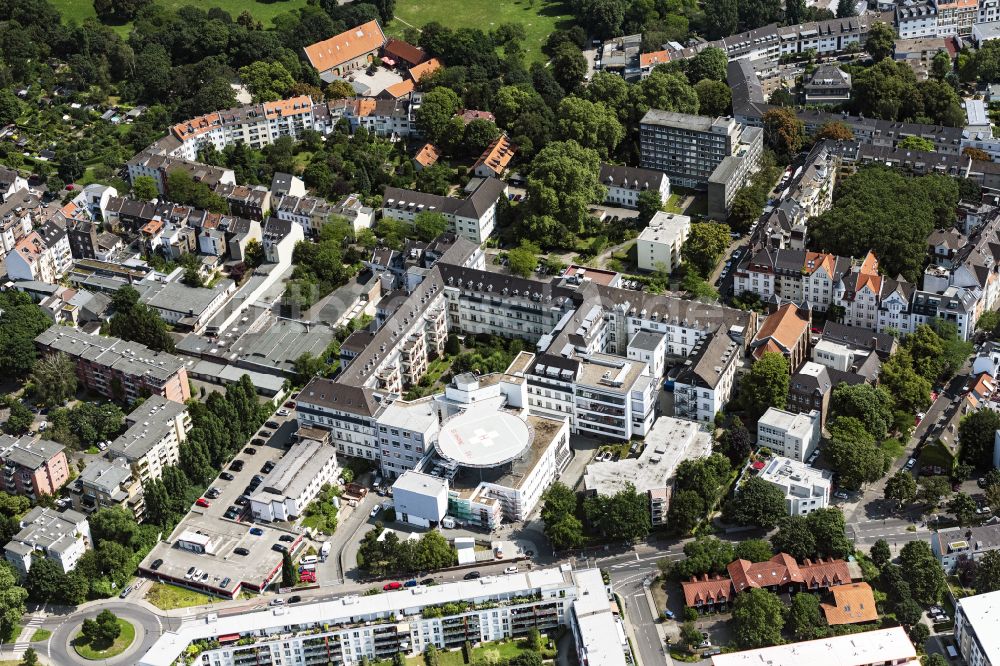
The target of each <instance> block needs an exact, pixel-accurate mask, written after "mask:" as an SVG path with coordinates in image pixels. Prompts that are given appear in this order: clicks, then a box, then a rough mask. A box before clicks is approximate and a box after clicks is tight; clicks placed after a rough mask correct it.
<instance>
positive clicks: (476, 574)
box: [465, 571, 481, 580]
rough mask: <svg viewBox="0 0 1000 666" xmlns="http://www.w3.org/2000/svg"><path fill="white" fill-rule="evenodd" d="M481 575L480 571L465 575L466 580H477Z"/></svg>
mask: <svg viewBox="0 0 1000 666" xmlns="http://www.w3.org/2000/svg"><path fill="white" fill-rule="evenodd" d="M480 575H481V574H480V573H479V572H478V571H470V572H469V573H467V574H465V580H475V579H477V578H479V577H480Z"/></svg>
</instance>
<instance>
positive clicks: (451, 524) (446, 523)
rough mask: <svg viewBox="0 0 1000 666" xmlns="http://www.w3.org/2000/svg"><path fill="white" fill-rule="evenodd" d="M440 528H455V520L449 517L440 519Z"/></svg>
mask: <svg viewBox="0 0 1000 666" xmlns="http://www.w3.org/2000/svg"><path fill="white" fill-rule="evenodd" d="M441 527H443V528H445V529H447V530H450V529H454V528H455V519H454V518H452V517H451V516H445V517H444V518H442V519H441Z"/></svg>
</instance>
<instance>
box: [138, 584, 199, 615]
mask: <svg viewBox="0 0 1000 666" xmlns="http://www.w3.org/2000/svg"><path fill="white" fill-rule="evenodd" d="M146 601H148V602H149V603H151V604H153V605H154V606H156V607H157V608H160V609H162V610H172V609H174V608H188V607H189V606H201V605H203V604H210V603H212V602H213V601H215V598H214V597H210V596H208V595H207V594H202V593H201V592H195V591H194V590H189V589H187V588H184V587H177V586H176V585H166V584H164V583H153V585H152V586H151V587H150V588H149V592H147V593H146Z"/></svg>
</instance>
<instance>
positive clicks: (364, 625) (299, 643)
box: [137, 568, 633, 666]
mask: <svg viewBox="0 0 1000 666" xmlns="http://www.w3.org/2000/svg"><path fill="white" fill-rule="evenodd" d="M591 572H592V573H591ZM611 603H612V602H611V597H610V593H609V591H608V589H607V588H606V587H605V585H604V583H603V581H602V580H601V576H600V572H599V571H597V570H596V569H594V570H583V571H573V570H571V569H568V568H567V569H559V568H549V569H537V570H534V571H529V572H526V573H518V574H512V575H507V576H483V577H482V578H480V579H478V580H474V581H457V582H453V583H444V584H442V585H435V586H432V587H424V586H417V587H416V588H407V589H405V590H398V591H393V592H388V593H384V594H377V595H369V596H358V595H346V596H343V597H339V598H337V599H333V600H331V601H324V602H315V603H301V604H296V605H293V606H290V607H288V608H286V609H284V610H283V612H282V613H281V614H280V615H276V614H275V613H273V612H271V611H266V610H262V611H254V612H249V613H242V614H238V615H229V616H226V615H221V614H220V615H219V616H218V617H216V616H214V615H213V616H212V619H211V620H210V621H208V622H206V623H189V624H186V625H185V626H184V627H182V628H180V629H178V630H176V631H170V632H165V633H164V634H163V635H162V636H160V638H159V639H158V640H157V641H156V642H155V643H154V644H153V645H152V647H151V648H150V649H149V651H148V652H147V653H146V654H145V655H143V656H142V657H140V658H139V659H138V662H137V663H138V664H139V666H161V665H162V664H169V663H173V662H174V661H175V660H176V659H178V658H179V657H180V656H181V655H182V654H183V653H184V650H185V649H186V648H187V646H188V645H190V644H192V643H194V642H197V641H202V640H206V639H212V640H216V641H218V644H217V646H215V647H211V648H209V649H207V650H203V651H202V652H201V657H202V659H204V660H205V662H206V663H210V664H212V665H213V666H215V665H218V666H236V665H237V664H243V663H245V662H247V661H248V660H249V661H254V662H260V661H261V660H262V659H264V660H268V661H277V659H279V658H280V659H281V661H282V663H285V662H286V661H287V662H289V663H295V664H312V663H346V664H357V663H359V662H361V660H362V659H364V658H366V659H369V660H373V661H374V660H382V659H389V658H391V657H392V656H393V655H395V654H396V653H397V652H403V653H404V654H407V655H420V654H421V653H422V652H423V651H424V650H425V649H426V647H427V646H428V645H431V644H433V645H435V646H437V647H438V648H439V649H452V648H460V647H461V646H462V645H463V644H464V643H465V642H466V641H471V642H473V643H478V642H481V641H496V640H501V639H507V638H520V637H523V636H526V635H527V634H528V632H529V631H531V630H532V629H538V630H540V631H542V632H549V631H554V630H557V629H558V628H559V627H569V626H570V624H571V623H573V624H574V626H573V627H572V628H571V631H572V632H573V634H574V638H575V640H576V641H577V642H578V643H580V644H583V645H585V646H588V647H589V648H590V649H591V650H593V652H591V653H590V654H593V655H594V657H595V659H596V658H597V657H598V656H600V660H599V661H590V662H589V663H590V664H593V665H596V664H598V663H600V664H602V665H603V666H624V665H625V664H627V663H631V661H632V659H633V657H632V655H631V651H630V650H629V647H628V644H627V641H624V640H623V636H622V637H619V638H615V639H614V640H613V641H612V640H609V636H608V634H607V631H612V632H613V636H616V637H618V636H619V634H618V629H617V628H616V624H615V622H616V620H615V619H614V617H613V614H612V613H611V611H610V604H611ZM577 604H579V605H580V608H579V611H578V618H577V619H576V620H574V619H572V618H571V613H573V612H574V607H575V606H576V605H577ZM442 608H444V609H446V611H445V613H441V612H440V610H441V609H442ZM429 609H434V610H435V611H437V612H435V613H430V612H425V611H427V610H429ZM613 650H617V651H618V652H620V653H621V654H620V655H619V656H618V657H617V658H612V657H611V656H610V655H611V654H612V651H613ZM605 655H607V656H605Z"/></svg>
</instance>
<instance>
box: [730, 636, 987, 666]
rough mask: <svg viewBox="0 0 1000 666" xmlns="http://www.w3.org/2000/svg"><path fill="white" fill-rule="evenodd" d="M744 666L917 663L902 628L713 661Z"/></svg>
mask: <svg viewBox="0 0 1000 666" xmlns="http://www.w3.org/2000/svg"><path fill="white" fill-rule="evenodd" d="M970 663H972V662H970ZM746 664H776V665H777V664H782V665H783V664H789V665H791V664H838V666H918V665H919V664H920V659H919V657H917V650H916V648H915V647H913V643H911V642H910V638H909V636H907V635H906V630H905V629H903V627H893V628H892V629H876V630H875V631H864V632H861V633H852V634H846V635H844V636H834V637H832V638H821V639H818V640H814V641H803V642H801V643H786V644H784V645H776V646H774V647H767V648H760V649H758V650H746V651H744V652H730V653H728V654H717V655H715V656H714V657H712V666H745V665H746Z"/></svg>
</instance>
